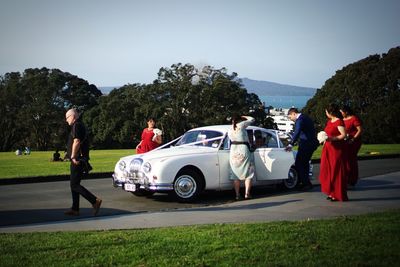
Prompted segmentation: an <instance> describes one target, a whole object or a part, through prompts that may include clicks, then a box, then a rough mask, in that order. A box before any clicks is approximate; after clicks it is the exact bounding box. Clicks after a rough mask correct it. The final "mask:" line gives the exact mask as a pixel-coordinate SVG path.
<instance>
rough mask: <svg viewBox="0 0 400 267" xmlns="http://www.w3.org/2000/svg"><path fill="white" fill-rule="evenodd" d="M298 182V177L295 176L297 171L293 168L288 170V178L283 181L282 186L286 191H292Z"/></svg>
mask: <svg viewBox="0 0 400 267" xmlns="http://www.w3.org/2000/svg"><path fill="white" fill-rule="evenodd" d="M298 182H299V176H298V175H297V171H296V169H295V168H294V167H291V168H290V169H289V173H288V178H287V179H285V180H283V185H284V186H285V187H286V188H287V189H293V188H295V187H296V185H297V184H298Z"/></svg>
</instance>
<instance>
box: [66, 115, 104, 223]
mask: <svg viewBox="0 0 400 267" xmlns="http://www.w3.org/2000/svg"><path fill="white" fill-rule="evenodd" d="M78 119H79V113H78V112H77V111H76V110H75V109H70V110H68V111H67V113H66V114H65V120H66V121H67V123H68V125H70V126H71V133H70V134H69V137H68V147H67V153H68V157H69V158H70V161H71V165H70V170H71V176H70V186H71V193H72V207H71V209H69V210H67V211H66V212H64V214H65V215H70V216H79V195H82V196H83V197H84V198H86V200H87V201H89V202H90V203H91V204H92V206H93V215H95V216H96V215H97V214H98V213H99V209H100V205H101V202H102V200H101V199H100V198H97V197H96V196H94V195H93V194H92V193H90V192H89V190H87V189H86V188H85V187H83V186H82V185H81V180H82V178H83V175H84V174H87V172H88V168H87V166H90V165H88V164H89V162H88V160H89V141H88V138H87V131H86V128H85V125H84V124H83V123H82V122H81V121H80V120H78Z"/></svg>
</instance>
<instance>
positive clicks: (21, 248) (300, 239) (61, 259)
mask: <svg viewBox="0 0 400 267" xmlns="http://www.w3.org/2000/svg"><path fill="white" fill-rule="evenodd" d="M399 221H400V210H395V211H391V212H383V213H376V214H369V215H361V216H346V217H339V218H336V219H329V220H311V221H298V222H272V223H253V224H217V225H206V226H186V227H171V228H158V229H147V230H118V231H90V232H79V233H77V232H56V233H18V234H0V255H1V257H0V266H112V265H113V266H399V262H400V253H399V251H400V227H399Z"/></svg>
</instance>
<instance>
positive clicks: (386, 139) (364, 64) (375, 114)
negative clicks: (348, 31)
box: [303, 47, 400, 143]
mask: <svg viewBox="0 0 400 267" xmlns="http://www.w3.org/2000/svg"><path fill="white" fill-rule="evenodd" d="M329 103H336V104H338V105H339V106H341V105H349V106H350V107H351V108H352V109H353V110H354V111H355V113H356V115H359V117H360V118H361V120H362V121H363V127H364V133H363V141H364V142H366V143H399V142H400V132H399V131H398V125H400V117H399V116H398V114H399V113H400V47H396V48H392V49H390V50H389V51H388V53H387V54H383V55H371V56H369V57H367V58H364V59H362V60H360V61H357V62H355V63H352V64H350V65H348V66H346V67H344V68H343V69H341V70H339V71H337V72H336V74H335V75H334V76H333V77H332V78H330V79H329V80H327V81H326V82H325V84H324V86H323V87H322V88H321V89H319V90H317V93H316V95H315V96H314V97H313V98H312V99H310V100H309V101H308V102H307V105H306V107H305V108H304V109H303V111H304V112H306V113H308V114H310V115H311V116H312V117H313V118H315V119H316V121H317V122H318V124H319V127H320V129H323V127H324V126H325V122H326V116H325V108H326V107H327V106H328V104H329Z"/></svg>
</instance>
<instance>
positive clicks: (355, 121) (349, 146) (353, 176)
mask: <svg viewBox="0 0 400 267" xmlns="http://www.w3.org/2000/svg"><path fill="white" fill-rule="evenodd" d="M344 125H345V127H346V133H348V135H349V140H351V139H352V138H354V135H355V134H356V133H357V127H358V126H361V121H360V119H359V118H357V117H356V116H354V115H353V116H351V117H350V118H349V119H347V120H344ZM360 148H361V138H360V137H358V138H357V139H355V140H354V141H352V142H351V141H347V142H346V150H347V166H346V167H347V175H348V176H347V182H348V184H349V185H355V184H356V183H357V181H358V162H357V154H358V151H360Z"/></svg>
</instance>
